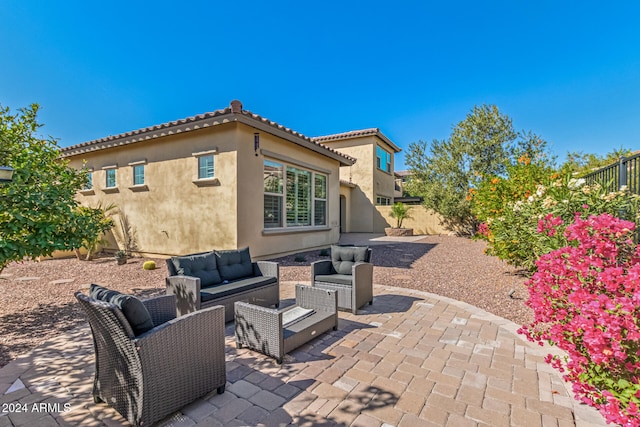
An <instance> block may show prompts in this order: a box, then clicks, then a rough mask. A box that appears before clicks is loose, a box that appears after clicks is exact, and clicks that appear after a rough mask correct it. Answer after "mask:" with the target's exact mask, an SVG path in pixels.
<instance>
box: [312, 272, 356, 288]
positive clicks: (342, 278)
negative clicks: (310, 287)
mask: <svg viewBox="0 0 640 427" xmlns="http://www.w3.org/2000/svg"><path fill="white" fill-rule="evenodd" d="M315 281H316V282H322V283H337V284H339V285H347V286H349V285H353V276H352V275H351V274H319V275H317V276H316V277H315Z"/></svg>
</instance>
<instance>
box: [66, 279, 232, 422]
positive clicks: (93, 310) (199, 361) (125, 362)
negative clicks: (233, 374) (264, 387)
mask: <svg viewBox="0 0 640 427" xmlns="http://www.w3.org/2000/svg"><path fill="white" fill-rule="evenodd" d="M75 297H76V299H77V300H78V302H79V304H80V306H81V308H82V309H83V311H84V312H85V313H86V315H87V318H88V320H89V325H90V326H91V331H92V333H93V344H94V349H95V377H94V381H93V399H94V401H95V402H96V403H99V402H105V403H107V404H108V405H109V406H111V407H113V408H114V409H115V410H116V411H118V412H119V413H120V414H121V415H122V416H123V417H124V418H126V419H127V421H129V422H130V423H131V424H133V425H134V426H140V425H145V426H146V425H152V424H153V423H155V422H156V421H159V420H161V419H163V418H165V417H166V416H167V415H169V414H172V413H174V412H176V411H178V410H180V409H181V408H183V407H184V406H186V405H188V404H189V403H191V402H193V401H194V400H196V399H197V398H199V397H201V396H203V395H205V394H207V393H209V392H211V391H212V390H216V389H217V391H218V393H223V392H224V389H225V383H226V366H225V354H224V348H225V346H224V339H225V330H224V328H225V324H224V309H223V307H220V306H218V307H211V308H209V309H206V310H201V311H198V312H195V313H192V314H190V315H187V316H182V317H176V302H175V296H173V295H163V296H160V297H156V298H150V299H146V300H138V299H137V298H135V297H133V296H130V295H123V294H120V293H118V292H115V291H111V290H108V289H106V288H103V287H101V286H97V285H91V292H90V295H89V296H87V295H85V294H82V293H80V292H76V293H75ZM149 328H150V329H149Z"/></svg>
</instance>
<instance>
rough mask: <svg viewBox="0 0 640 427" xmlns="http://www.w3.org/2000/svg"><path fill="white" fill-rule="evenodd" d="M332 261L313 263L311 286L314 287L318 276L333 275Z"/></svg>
mask: <svg viewBox="0 0 640 427" xmlns="http://www.w3.org/2000/svg"><path fill="white" fill-rule="evenodd" d="M332 270H333V269H332V264H331V261H330V260H326V259H324V260H321V261H314V262H312V263H311V286H314V284H315V281H316V276H317V275H319V274H333V271H332Z"/></svg>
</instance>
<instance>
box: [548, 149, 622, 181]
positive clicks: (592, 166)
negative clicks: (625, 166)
mask: <svg viewBox="0 0 640 427" xmlns="http://www.w3.org/2000/svg"><path fill="white" fill-rule="evenodd" d="M631 154H632V152H631V150H630V149H628V148H624V147H620V148H617V149H614V150H612V151H610V152H609V153H607V154H605V155H603V156H602V155H598V154H593V153H584V152H582V151H570V152H568V153H567V159H566V160H565V162H564V163H563V164H562V165H561V166H560V171H561V172H562V173H563V174H567V173H570V174H574V175H575V176H584V175H586V174H588V173H589V172H593V171H594V170H596V169H600V168H602V167H605V166H608V165H611V164H613V163H616V162H617V161H618V160H619V159H620V157H623V156H625V157H626V156H629V155H631Z"/></svg>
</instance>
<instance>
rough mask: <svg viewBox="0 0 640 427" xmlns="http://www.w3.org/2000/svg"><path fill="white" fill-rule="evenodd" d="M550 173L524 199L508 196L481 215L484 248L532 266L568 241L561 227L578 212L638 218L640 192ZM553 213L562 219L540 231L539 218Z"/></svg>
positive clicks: (511, 261) (553, 216) (515, 261)
mask: <svg viewBox="0 0 640 427" xmlns="http://www.w3.org/2000/svg"><path fill="white" fill-rule="evenodd" d="M551 178H552V177H550V178H547V179H546V180H545V182H543V183H541V184H537V185H536V190H535V192H534V193H532V194H530V195H529V196H528V197H527V199H526V200H517V201H508V202H507V203H506V204H505V207H504V209H503V210H502V211H501V212H499V213H498V214H497V215H496V216H493V217H491V216H488V217H487V218H486V219H485V223H484V225H481V226H480V227H479V229H478V232H479V233H478V236H479V237H480V238H482V239H484V240H486V241H487V242H488V246H487V249H486V253H487V254H489V255H495V256H497V257H498V258H500V259H502V260H505V261H506V262H507V263H509V264H512V265H515V266H517V267H523V268H526V269H528V270H530V271H535V269H536V264H535V261H536V260H537V259H538V258H539V257H540V256H541V255H544V254H547V253H549V252H551V251H552V250H554V249H558V248H560V247H562V246H565V245H566V244H567V240H566V238H565V236H564V234H563V231H564V229H565V228H566V226H567V225H569V224H571V223H572V222H573V220H574V218H575V216H576V214H579V215H580V216H581V217H582V218H586V217H587V216H589V215H598V214H601V213H605V212H608V213H611V214H615V215H616V216H618V217H620V218H623V219H627V220H630V221H633V222H636V221H637V219H638V213H639V212H640V210H639V206H640V197H639V196H638V195H635V194H631V193H629V191H628V190H626V189H623V190H621V191H617V192H613V193H607V192H606V191H605V190H604V188H603V187H602V186H600V185H599V184H593V185H586V183H585V181H584V180H583V179H579V180H576V179H573V178H570V177H569V176H565V177H563V178H559V179H551ZM525 194H526V193H525ZM552 218H560V219H561V220H562V221H561V222H560V223H558V224H556V225H557V227H556V228H557V232H547V233H539V232H538V229H539V224H540V221H546V222H548V221H552Z"/></svg>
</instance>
